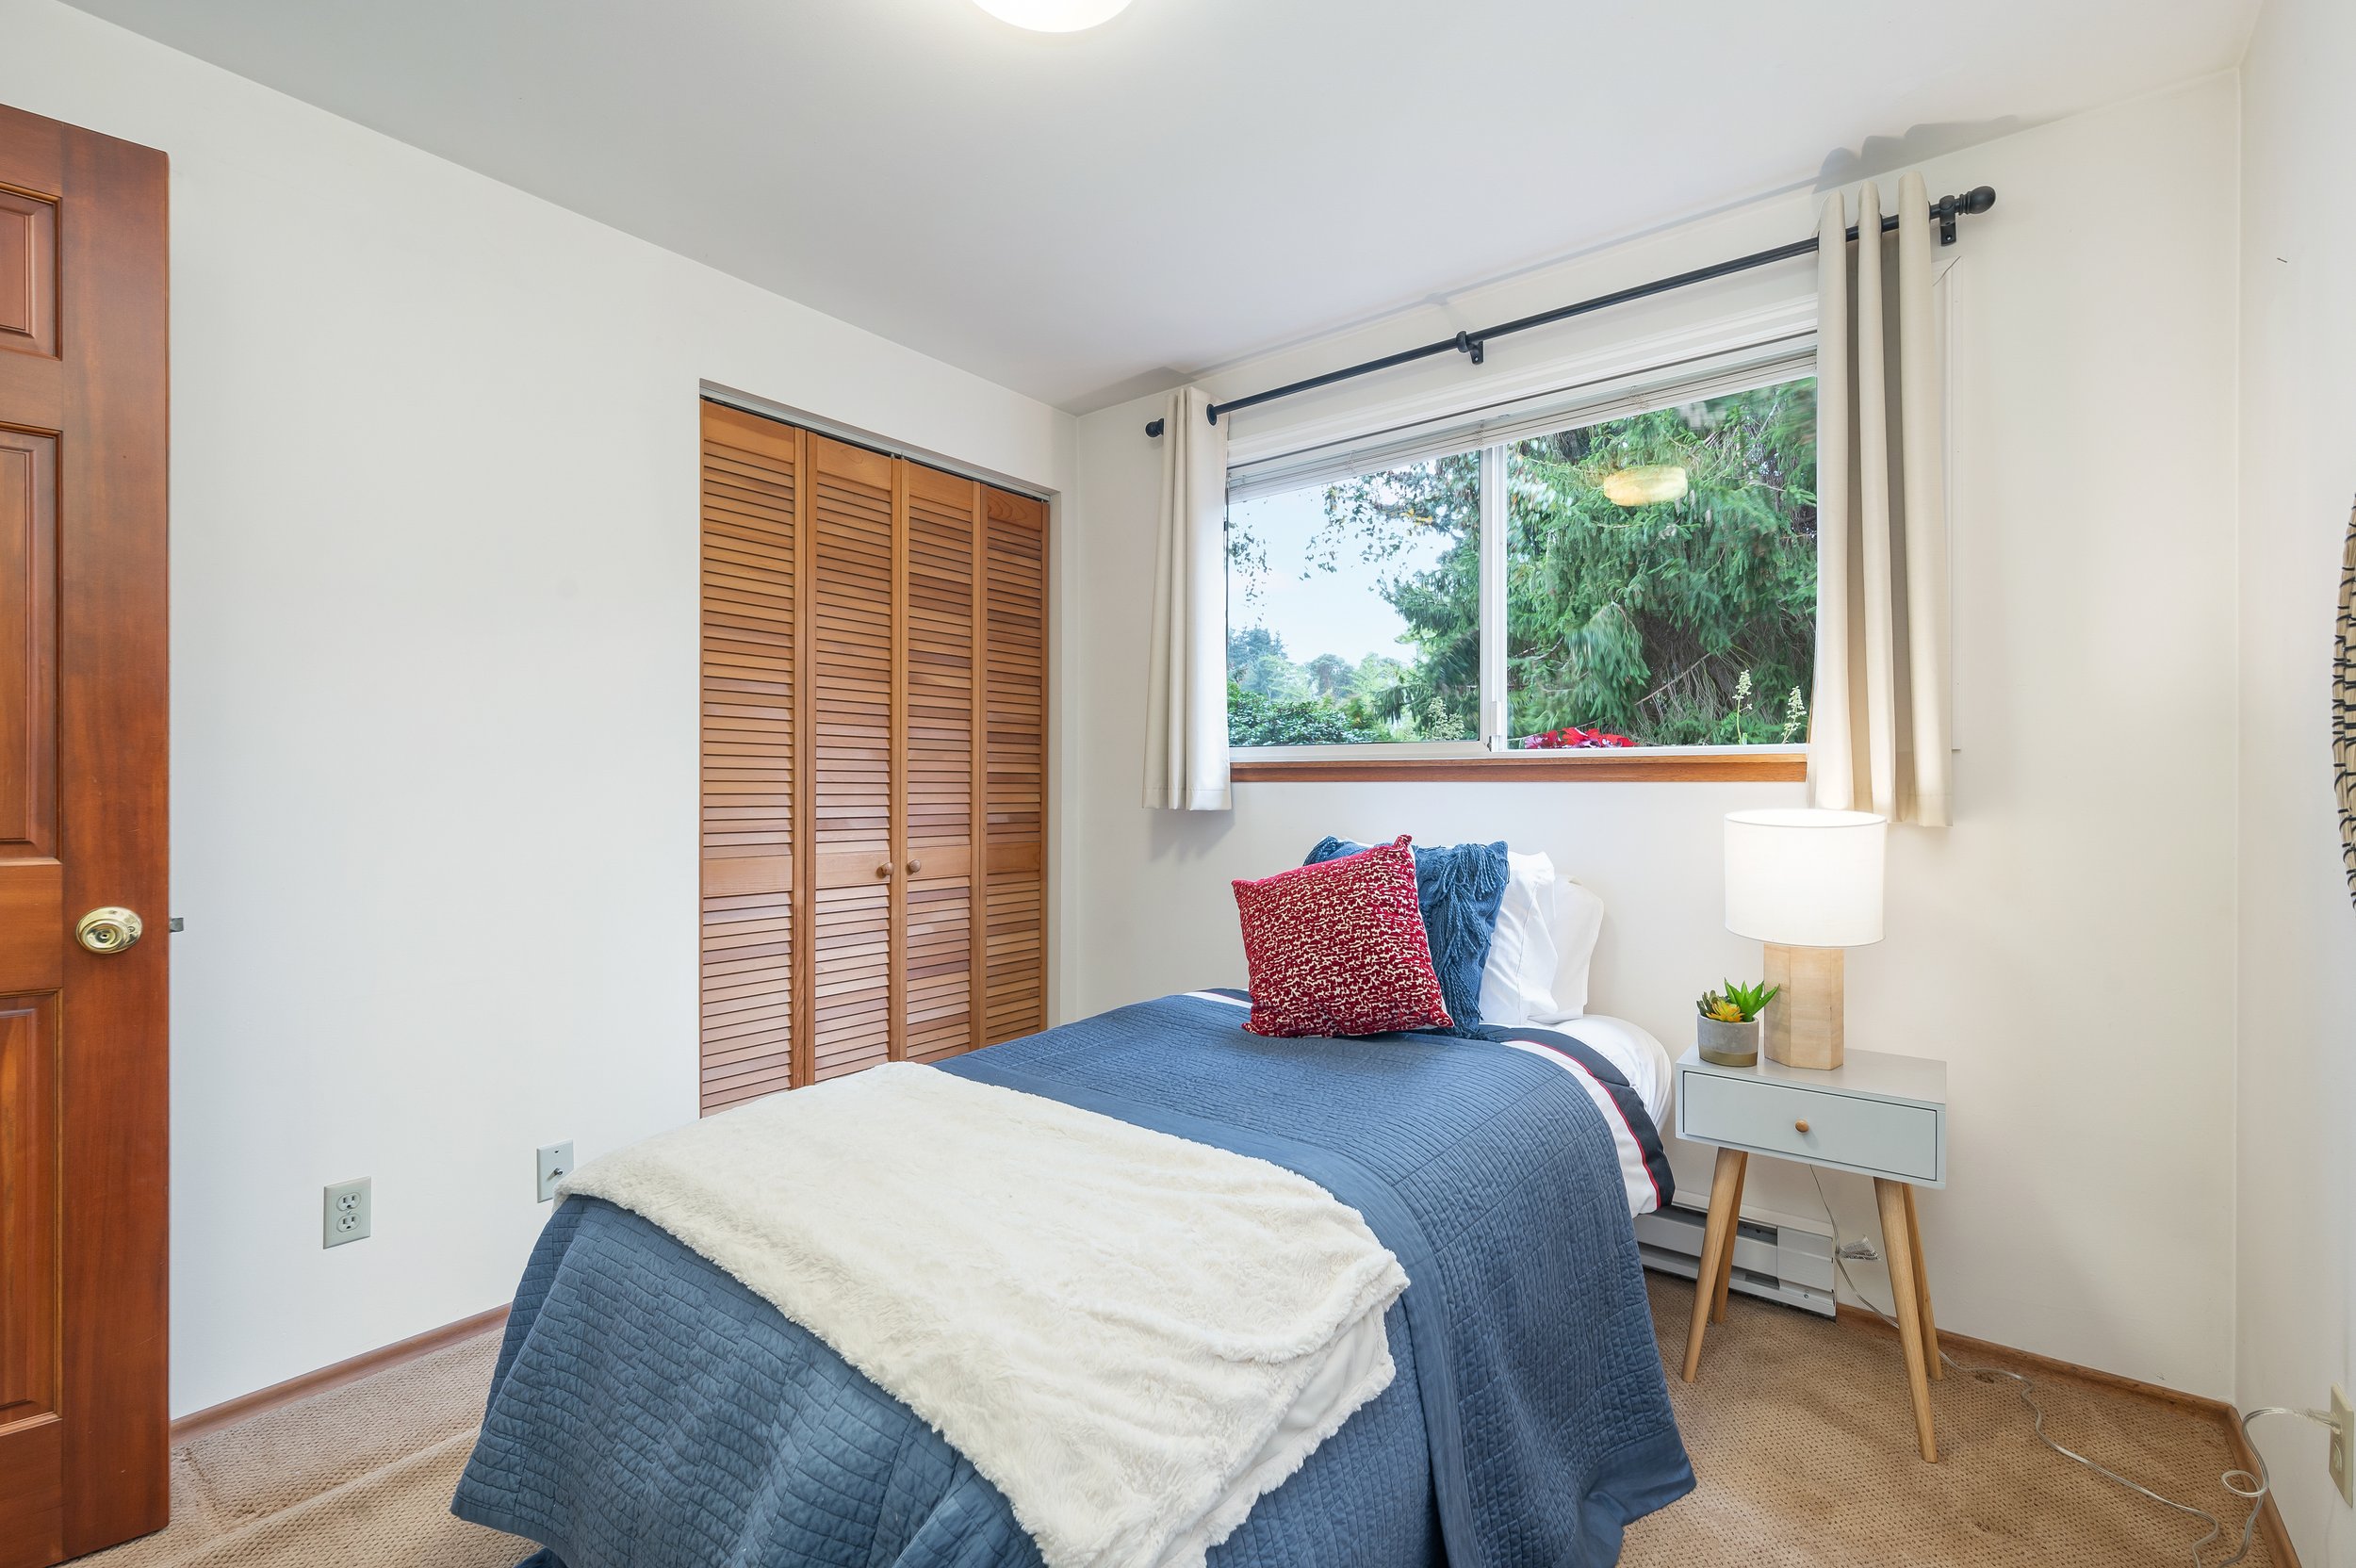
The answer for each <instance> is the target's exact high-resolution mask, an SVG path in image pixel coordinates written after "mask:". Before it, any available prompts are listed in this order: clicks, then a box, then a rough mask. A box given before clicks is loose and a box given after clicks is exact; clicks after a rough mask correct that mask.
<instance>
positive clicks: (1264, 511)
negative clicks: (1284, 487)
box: [1227, 487, 1448, 664]
mask: <svg viewBox="0 0 2356 1568" xmlns="http://www.w3.org/2000/svg"><path fill="white" fill-rule="evenodd" d="M1229 515H1230V518H1231V522H1230V527H1231V528H1238V529H1245V530H1249V531H1250V534H1251V536H1252V538H1254V539H1256V540H1258V541H1259V542H1260V543H1261V544H1263V545H1265V546H1266V547H1267V549H1268V554H1267V564H1266V566H1265V567H1264V568H1262V567H1260V566H1259V564H1257V563H1253V564H1251V565H1248V566H1247V565H1244V564H1237V565H1236V566H1235V567H1234V568H1233V569H1231V570H1230V571H1229V572H1228V574H1227V629H1228V631H1229V633H1230V634H1231V635H1232V634H1233V633H1235V632H1238V631H1242V630H1244V629H1247V628H1251V627H1265V628H1267V629H1268V630H1269V631H1272V632H1274V633H1275V634H1276V635H1277V636H1278V637H1280V638H1282V639H1283V640H1284V652H1285V653H1286V654H1287V655H1288V656H1290V657H1291V658H1292V659H1293V660H1294V661H1295V662H1298V663H1302V664H1305V663H1307V662H1310V661H1311V660H1313V659H1315V658H1316V657H1317V655H1318V654H1321V653H1331V654H1335V655H1338V656H1339V657H1340V658H1342V659H1345V660H1347V661H1348V662H1350V663H1351V664H1357V663H1360V662H1363V661H1364V660H1365V659H1366V656H1367V655H1369V654H1382V655H1383V656H1385V657H1387V658H1391V659H1399V660H1412V659H1413V658H1414V657H1415V654H1414V651H1413V650H1412V649H1411V648H1409V647H1407V646H1406V645H1403V644H1402V643H1401V642H1400V641H1399V639H1400V638H1401V637H1403V636H1404V635H1406V632H1407V620H1406V617H1404V616H1402V615H1401V614H1399V612H1398V611H1396V610H1394V609H1392V608H1391V606H1390V602H1389V601H1388V600H1386V599H1385V598H1383V595H1382V591H1381V589H1382V583H1383V579H1384V578H1385V577H1386V576H1395V575H1397V574H1399V573H1402V572H1423V571H1429V570H1430V569H1431V568H1432V567H1433V566H1435V565H1437V564H1439V560H1440V557H1441V556H1442V555H1443V554H1444V553H1446V552H1447V549H1448V540H1447V539H1445V538H1443V537H1441V536H1439V535H1437V534H1434V535H1432V537H1431V538H1429V539H1427V540H1419V541H1416V542H1415V543H1414V544H1411V545H1409V546H1408V547H1407V549H1406V551H1405V553H1403V554H1402V555H1401V556H1400V557H1399V559H1397V560H1394V561H1385V562H1382V563H1380V564H1377V563H1375V562H1370V561H1368V560H1366V559H1365V557H1364V556H1363V555H1362V554H1361V553H1360V552H1358V551H1356V550H1350V549H1343V550H1337V551H1333V552H1332V568H1333V569H1332V570H1330V571H1329V570H1327V569H1326V567H1325V566H1324V565H1323V564H1319V563H1318V561H1317V559H1315V558H1313V556H1312V553H1311V548H1310V547H1311V543H1312V541H1313V540H1314V539H1315V537H1316V535H1317V531H1318V529H1320V528H1321V527H1322V526H1323V525H1324V523H1325V491H1324V489H1323V488H1322V487H1319V488H1314V489H1308V490H1293V491H1287V492H1286V493H1284V495H1281V496H1261V497H1256V498H1253V499H1251V500H1248V501H1237V502H1236V503H1235V506H1234V507H1233V508H1231V509H1230V513H1229Z"/></svg>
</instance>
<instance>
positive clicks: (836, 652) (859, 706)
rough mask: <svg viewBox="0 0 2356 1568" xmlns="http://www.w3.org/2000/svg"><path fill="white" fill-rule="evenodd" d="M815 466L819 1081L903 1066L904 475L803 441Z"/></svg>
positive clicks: (813, 825) (811, 948)
mask: <svg viewBox="0 0 2356 1568" xmlns="http://www.w3.org/2000/svg"><path fill="white" fill-rule="evenodd" d="M803 440H804V442H805V445H806V449H807V450H808V452H809V454H810V469H809V472H810V498H809V512H808V515H807V516H806V519H805V521H804V524H803V528H804V534H805V539H806V541H807V543H806V550H807V552H808V553H807V555H806V559H807V560H808V561H809V563H810V633H809V642H810V666H809V667H810V683H809V687H808V691H809V694H810V695H809V700H808V701H806V702H805V703H804V704H803V705H802V716H803V722H804V724H805V725H806V726H808V728H806V729H805V731H804V733H805V735H806V736H808V738H809V740H808V745H807V748H806V752H805V754H806V755H807V756H808V757H809V758H810V775H811V781H812V784H813V786H814V789H813V795H814V798H813V800H812V802H811V809H810V818H809V821H810V838H811V841H812V847H813V849H814V851H815V858H816V865H815V875H814V877H813V879H812V883H811V886H812V889H813V891H812V894H811V898H810V925H809V930H810V940H809V943H808V945H807V948H806V951H807V952H808V953H809V954H810V990H811V1029H810V1035H811V1040H810V1044H811V1065H810V1073H811V1077H812V1079H818V1078H832V1077H835V1076H837V1075H839V1074H841V1073H845V1072H856V1071H858V1070H859V1069H861V1068H865V1067H873V1066H875V1064H876V1063H877V1062H881V1061H886V1060H889V1059H890V1058H891V1057H892V1056H894V1055H897V1054H899V1053H898V1052H897V1051H896V1050H895V1049H894V1040H895V1038H896V1037H898V1036H899V1034H900V1027H899V1022H900V1021H899V1017H898V1013H897V1010H896V1009H895V1007H894V1006H893V1000H894V996H895V994H896V992H897V990H898V971H897V970H896V969H895V967H894V965H893V964H892V945H893V943H892V933H893V930H894V929H895V927H897V926H898V925H899V923H900V922H901V920H902V918H903V916H902V907H903V899H902V890H903V887H904V879H903V877H902V875H901V874H900V860H901V857H900V855H899V853H898V845H899V843H900V840H901V832H900V824H899V822H898V820H897V817H898V807H899V792H898V789H897V779H898V776H899V770H898V767H897V757H898V753H897V734H898V708H899V705H898V701H897V692H896V690H895V683H894V680H893V668H894V663H895V660H894V653H895V646H894V639H895V636H896V634H897V630H898V629H899V627H900V625H901V621H902V617H901V615H900V613H899V611H898V604H897V600H898V597H899V593H900V589H901V574H900V573H899V572H898V571H897V570H896V565H895V564H896V563H897V561H898V560H899V558H900V554H901V552H900V550H899V548H898V532H899V525H900V521H901V517H902V502H901V497H900V485H901V483H902V482H904V480H905V470H906V467H907V466H906V465H905V464H900V463H895V462H894V461H893V460H892V459H891V458H889V457H886V456H884V455H883V454H882V453H880V452H872V451H869V450H867V449H864V448H861V447H853V446H847V445H845V444H844V443H843V442H840V441H830V440H828V439H826V437H825V436H823V435H814V434H806V435H805V436H804V437H803Z"/></svg>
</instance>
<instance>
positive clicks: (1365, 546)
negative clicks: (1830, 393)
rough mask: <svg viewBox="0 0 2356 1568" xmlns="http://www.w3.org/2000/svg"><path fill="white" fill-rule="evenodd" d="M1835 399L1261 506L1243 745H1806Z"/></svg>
mask: <svg viewBox="0 0 2356 1568" xmlns="http://www.w3.org/2000/svg"><path fill="white" fill-rule="evenodd" d="M1722 384H1723V383H1722ZM1815 390H1816V388H1815V382H1814V381H1813V380H1812V379H1810V378H1808V377H1805V376H1802V377H1798V378H1795V379H1786V380H1781V381H1776V382H1773V383H1770V384H1765V385H1760V386H1755V387H1749V388H1744V389H1741V390H1736V391H1731V392H1726V393H1721V394H1719V395H1717V396H1707V397H1697V398H1695V399H1693V400H1691V401H1685V402H1679V403H1676V404H1673V405H1671V406H1665V407H1650V408H1643V407H1640V408H1636V409H1634V410H1632V411H1629V412H1625V413H1621V412H1617V411H1613V410H1602V411H1595V412H1593V413H1591V414H1590V415H1589V417H1586V418H1585V419H1584V420H1577V419H1576V417H1573V416H1564V417H1562V418H1563V419H1564V420H1565V422H1563V423H1562V424H1560V425H1558V426H1556V427H1554V428H1546V425H1545V424H1543V423H1540V424H1538V425H1537V426H1536V427H1535V428H1532V425H1531V422H1530V420H1527V419H1524V420H1522V421H1519V422H1518V423H1517V424H1515V425H1511V426H1505V427H1504V428H1502V429H1500V428H1499V427H1498V425H1497V424H1495V423H1493V424H1492V425H1491V426H1490V427H1488V428H1485V429H1483V430H1481V431H1480V432H1478V433H1476V434H1477V436H1478V437H1479V438H1481V445H1477V446H1471V447H1468V448H1467V449H1463V450H1458V451H1453V452H1445V453H1444V454H1443V455H1438V456H1431V457H1423V458H1420V459H1419V460H1417V461H1413V462H1404V463H1401V462H1397V461H1394V462H1393V463H1391V465H1390V466H1383V467H1380V468H1375V469H1373V470H1372V471H1359V472H1344V473H1341V474H1338V475H1317V476H1316V477H1314V478H1311V479H1310V480H1309V481H1308V482H1304V483H1301V484H1298V485H1294V486H1292V487H1290V488H1277V489H1273V490H1270V489H1268V486H1267V484H1266V482H1262V483H1261V486H1260V488H1259V489H1257V490H1254V489H1252V487H1250V486H1246V487H1243V491H1242V493H1241V494H1239V495H1238V497H1237V498H1235V500H1233V501H1232V502H1231V504H1230V506H1229V509H1228V535H1227V543H1228V598H1227V610H1228V613H1227V624H1228V678H1229V694H1228V695H1229V706H1228V734H1229V740H1230V742H1231V743H1233V744H1235V745H1236V746H1279V745H1283V746H1297V745H1344V744H1358V745H1364V744H1382V743H1391V744H1399V743H1421V744H1420V745H1419V750H1427V751H1432V752H1436V753H1448V752H1461V753H1470V752H1473V751H1477V750H1481V749H1484V748H1485V749H1488V750H1492V751H1513V750H1540V751H1546V750H1563V749H1578V750H1592V749H1614V750H1619V749H1627V748H1646V747H1650V748H1659V747H1697V746H1794V745H1797V744H1798V743H1800V742H1801V741H1802V740H1803V739H1804V738H1805V736H1806V734H1807V725H1808V686H1809V679H1810V676H1811V673H1812V670H1813V667H1814V662H1815V638H1816V505H1815V501H1816V496H1815V491H1816V398H1815ZM1622 406H1623V407H1625V406H1626V405H1625V404H1623V405H1622ZM1595 413H1609V414H1611V415H1612V417H1595ZM1484 567H1485V568H1486V572H1487V580H1486V582H1485V583H1484ZM1484 589H1485V592H1484Z"/></svg>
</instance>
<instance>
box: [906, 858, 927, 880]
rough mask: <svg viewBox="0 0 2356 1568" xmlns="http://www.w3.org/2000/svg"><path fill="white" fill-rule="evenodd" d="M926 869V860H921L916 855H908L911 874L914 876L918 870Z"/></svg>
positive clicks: (909, 872)
mask: <svg viewBox="0 0 2356 1568" xmlns="http://www.w3.org/2000/svg"><path fill="white" fill-rule="evenodd" d="M923 870H924V861H922V860H919V859H918V858H916V857H914V856H912V855H911V856H909V857H908V874H909V875H910V876H914V875H915V874H917V873H918V872H920V871H923Z"/></svg>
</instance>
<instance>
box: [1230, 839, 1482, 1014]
mask: <svg viewBox="0 0 2356 1568" xmlns="http://www.w3.org/2000/svg"><path fill="white" fill-rule="evenodd" d="M1235 907H1236V908H1237V909H1239V910H1240V911H1241V912H1242V915H1243V953H1244V960H1245V962H1246V963H1248V964H1249V965H1250V966H1251V970H1252V1019H1251V1021H1249V1022H1247V1023H1246V1024H1245V1025H1244V1027H1245V1028H1247V1029H1249V1030H1251V1031H1252V1033H1253V1034H1255V1035H1287V1036H1290V1035H1382V1034H1387V1033H1389V1032H1390V1031H1391V1030H1394V1029H1446V1028H1448V1026H1449V1023H1450V1020H1449V1018H1448V1005H1447V1004H1446V1003H1445V1002H1443V1001H1442V1000H1441V996H1440V977H1439V975H1437V974H1436V973H1434V972H1432V947H1431V943H1430V941H1429V939H1427V938H1426V937H1425V936H1424V929H1423V912H1422V910H1420V909H1419V908H1417V907H1416V905H1415V851H1414V850H1412V849H1410V848H1409V847H1408V839H1407V836H1406V835H1405V834H1403V833H1402V834H1400V835H1399V840H1398V841H1397V842H1395V843H1388V844H1381V845H1378V846H1377V847H1375V848H1373V849H1369V850H1366V851H1365V852H1363V853H1361V854H1357V855H1348V856H1344V857H1343V858H1340V859H1338V860H1324V861H1320V862H1319V863H1317V865H1314V866H1301V867H1299V868H1298V869H1296V870H1293V871H1282V872H1278V873H1277V874H1275V875H1274V876H1265V877H1262V878H1261V879H1260V880H1259V881H1257V882H1247V881H1241V880H1238V881H1237V882H1236V883H1235Z"/></svg>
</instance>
